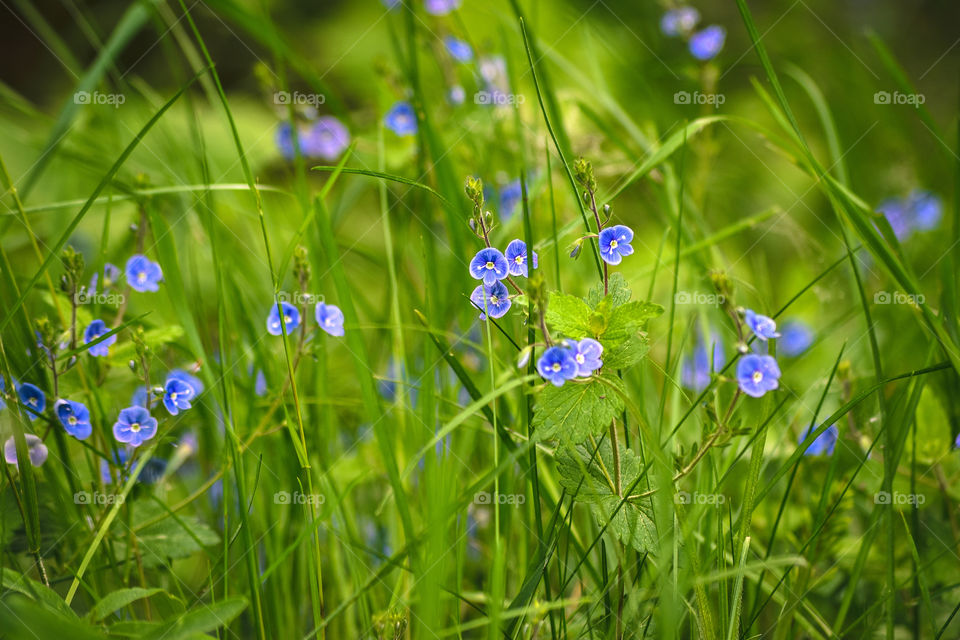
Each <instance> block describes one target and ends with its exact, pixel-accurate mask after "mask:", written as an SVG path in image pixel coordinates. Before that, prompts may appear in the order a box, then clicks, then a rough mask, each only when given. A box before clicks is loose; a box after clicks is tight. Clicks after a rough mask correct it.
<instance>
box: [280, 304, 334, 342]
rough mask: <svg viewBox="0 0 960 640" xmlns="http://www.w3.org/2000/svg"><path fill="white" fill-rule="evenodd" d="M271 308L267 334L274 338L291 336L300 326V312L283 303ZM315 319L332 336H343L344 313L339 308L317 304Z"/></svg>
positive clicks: (294, 307)
mask: <svg viewBox="0 0 960 640" xmlns="http://www.w3.org/2000/svg"><path fill="white" fill-rule="evenodd" d="M279 304H280V306H279V308H278V307H277V305H276V304H274V305H271V306H270V310H269V312H268V313H267V333H269V334H270V335H272V336H279V335H283V334H284V333H286V334H287V335H290V334H291V333H293V332H294V331H295V330H296V329H297V327H299V326H300V310H299V309H298V308H297V307H296V306H295V305H293V304H291V303H289V302H286V301H282V302H280V303H279ZM314 317H315V318H316V320H317V325H318V326H319V327H320V328H321V329H323V330H324V331H325V332H327V333H328V334H330V335H331V336H337V337H340V336H343V335H344V330H343V322H344V318H343V311H341V310H340V308H339V307H337V306H336V305H332V304H326V303H324V302H318V303H316V305H315V307H314Z"/></svg>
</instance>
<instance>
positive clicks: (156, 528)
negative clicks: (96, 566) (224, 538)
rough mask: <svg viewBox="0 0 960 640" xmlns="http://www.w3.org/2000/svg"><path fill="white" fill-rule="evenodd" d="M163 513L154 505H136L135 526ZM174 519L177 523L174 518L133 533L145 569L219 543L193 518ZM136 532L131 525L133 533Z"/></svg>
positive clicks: (119, 546)
mask: <svg viewBox="0 0 960 640" xmlns="http://www.w3.org/2000/svg"><path fill="white" fill-rule="evenodd" d="M165 513H166V512H165V511H162V510H161V509H160V508H159V507H157V506H156V505H154V504H144V505H137V511H136V514H137V515H136V518H135V523H140V522H148V521H150V520H152V519H155V518H156V517H157V516H160V515H163V514H165ZM178 519H179V520H180V522H177V520H176V519H174V518H163V519H162V520H159V521H158V522H156V523H155V524H152V525H150V526H148V527H145V528H143V529H142V530H139V531H137V547H138V549H139V550H140V553H141V554H142V556H143V565H144V566H145V567H155V566H158V565H162V564H164V563H166V561H167V559H168V558H174V559H176V558H187V557H189V556H192V555H193V554H195V553H198V552H200V551H203V550H204V547H209V546H213V545H216V544H218V543H219V542H220V536H219V535H217V533H216V532H215V531H214V530H213V529H211V528H210V527H208V526H207V525H205V524H204V523H202V522H200V521H199V520H197V519H196V518H194V517H191V516H179V518H178ZM181 523H183V524H181ZM184 527H186V528H184ZM136 529H137V527H136V526H134V530H136ZM187 529H189V531H187ZM198 542H199V544H198ZM116 544H117V546H118V548H120V549H123V548H124V547H125V540H124V539H120V540H118V541H117V543H116Z"/></svg>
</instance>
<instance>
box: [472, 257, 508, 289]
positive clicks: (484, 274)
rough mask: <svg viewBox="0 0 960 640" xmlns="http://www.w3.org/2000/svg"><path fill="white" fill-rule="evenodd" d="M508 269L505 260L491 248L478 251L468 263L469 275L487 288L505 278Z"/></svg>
mask: <svg viewBox="0 0 960 640" xmlns="http://www.w3.org/2000/svg"><path fill="white" fill-rule="evenodd" d="M509 269H510V266H509V265H508V264H507V259H506V258H504V257H503V254H502V253H500V251H498V250H497V249H494V248H492V247H487V248H486V249H480V251H478V252H477V255H475V256H473V260H471V261H470V275H471V276H473V277H474V278H476V279H477V280H483V284H485V285H487V286H488V287H492V286H493V284H494V283H495V282H496V281H497V280H503V279H504V278H506V277H507V274H508V273H509Z"/></svg>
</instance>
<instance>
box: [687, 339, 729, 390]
mask: <svg viewBox="0 0 960 640" xmlns="http://www.w3.org/2000/svg"><path fill="white" fill-rule="evenodd" d="M710 344H712V345H713V362H712V364H711V361H710V352H709V351H708V350H707V345H706V344H705V343H704V341H703V339H702V338H701V339H700V340H699V341H698V342H697V345H696V346H695V347H694V349H693V354H692V355H690V356H689V357H688V358H686V359H684V361H683V364H682V365H681V367H680V380H681V382H682V383H683V386H684V387H686V388H688V389H693V390H694V391H703V390H704V389H705V388H706V387H707V385H708V384H710V374H711V373H712V372H713V371H716V370H719V369H722V368H723V365H724V362H725V361H724V357H723V340H721V338H720V336H719V335H717V334H711V336H710ZM711 366H712V367H713V369H712V370H711Z"/></svg>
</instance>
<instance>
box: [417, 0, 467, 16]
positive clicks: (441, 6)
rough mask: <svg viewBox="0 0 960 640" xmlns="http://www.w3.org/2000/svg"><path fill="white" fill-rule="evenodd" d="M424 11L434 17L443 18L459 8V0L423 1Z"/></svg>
mask: <svg viewBox="0 0 960 640" xmlns="http://www.w3.org/2000/svg"><path fill="white" fill-rule="evenodd" d="M423 6H424V9H426V10H427V13H429V14H430V15H434V16H445V15H447V14H448V13H450V12H451V11H453V10H454V9H457V8H459V7H460V0H424V2H423Z"/></svg>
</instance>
